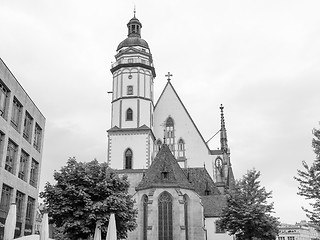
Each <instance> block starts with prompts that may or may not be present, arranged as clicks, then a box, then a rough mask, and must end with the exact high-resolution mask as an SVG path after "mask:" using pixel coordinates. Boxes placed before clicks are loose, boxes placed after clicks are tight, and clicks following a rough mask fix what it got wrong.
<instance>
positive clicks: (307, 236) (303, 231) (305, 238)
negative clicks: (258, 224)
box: [277, 221, 320, 240]
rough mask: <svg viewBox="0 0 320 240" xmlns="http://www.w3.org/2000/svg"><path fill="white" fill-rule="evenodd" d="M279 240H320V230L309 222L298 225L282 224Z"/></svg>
mask: <svg viewBox="0 0 320 240" xmlns="http://www.w3.org/2000/svg"><path fill="white" fill-rule="evenodd" d="M277 239H278V240H319V239H320V228H319V227H318V226H316V225H313V224H310V223H308V222H307V221H301V222H300V223H296V224H285V223H282V224H281V225H280V227H279V235H278V237H277Z"/></svg>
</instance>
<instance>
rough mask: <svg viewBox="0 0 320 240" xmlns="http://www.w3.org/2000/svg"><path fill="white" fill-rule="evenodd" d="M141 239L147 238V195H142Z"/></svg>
mask: <svg viewBox="0 0 320 240" xmlns="http://www.w3.org/2000/svg"><path fill="white" fill-rule="evenodd" d="M142 203H143V240H147V236H148V196H147V195H143V197H142Z"/></svg>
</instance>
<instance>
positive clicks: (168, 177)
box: [136, 144, 194, 190]
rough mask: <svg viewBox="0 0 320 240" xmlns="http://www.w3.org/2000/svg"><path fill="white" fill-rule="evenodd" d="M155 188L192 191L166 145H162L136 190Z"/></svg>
mask: <svg viewBox="0 0 320 240" xmlns="http://www.w3.org/2000/svg"><path fill="white" fill-rule="evenodd" d="M156 187H164V188H165V187H170V188H175V187H179V188H186V189H192V190H194V188H193V186H192V184H190V183H189V181H188V179H187V176H186V175H185V173H184V172H183V170H182V169H181V167H180V166H179V164H178V163H177V161H176V159H175V158H174V156H173V155H172V153H171V151H170V149H169V147H168V146H167V145H166V144H163V145H162V147H161V149H160V151H159V153H158V154H157V156H156V157H155V159H154V160H153V162H152V164H151V166H150V167H149V168H148V170H147V171H146V173H145V175H144V177H143V179H142V181H141V182H140V183H139V185H138V186H137V187H136V190H142V189H147V188H156Z"/></svg>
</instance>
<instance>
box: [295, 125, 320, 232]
mask: <svg viewBox="0 0 320 240" xmlns="http://www.w3.org/2000/svg"><path fill="white" fill-rule="evenodd" d="M313 135H314V138H313V139H312V147H313V151H314V153H315V154H316V159H315V160H314V162H313V163H312V165H311V166H309V165H308V164H307V163H306V162H305V161H303V162H302V166H303V168H304V169H303V170H298V177H294V178H295V179H296V180H297V181H298V182H299V185H300V186H299V187H298V194H299V195H300V196H303V197H305V198H306V199H308V200H311V201H312V202H311V203H310V206H311V208H312V210H309V209H306V208H302V209H303V210H304V211H305V212H306V214H307V217H308V218H309V219H310V220H311V221H312V222H313V223H314V224H316V225H318V226H320V129H313Z"/></svg>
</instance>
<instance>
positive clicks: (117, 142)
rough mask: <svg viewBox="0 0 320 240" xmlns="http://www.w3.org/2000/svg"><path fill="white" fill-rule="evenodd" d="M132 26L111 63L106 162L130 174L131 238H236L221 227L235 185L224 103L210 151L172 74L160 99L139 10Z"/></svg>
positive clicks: (119, 170)
mask: <svg viewBox="0 0 320 240" xmlns="http://www.w3.org/2000/svg"><path fill="white" fill-rule="evenodd" d="M127 27H128V36H127V38H126V39H125V40H123V41H122V42H121V43H120V44H119V45H118V47H117V50H116V55H115V59H116V62H115V63H113V64H112V66H111V73H112V75H113V90H112V102H111V104H112V112H111V128H110V129H109V130H108V160H107V161H108V164H109V165H110V166H111V167H112V168H115V169H118V172H119V174H122V175H124V174H125V175H127V176H128V179H129V181H130V194H132V195H133V198H134V200H135V204H136V205H135V207H136V208H137V209H138V218H137V223H138V227H137V229H136V230H135V231H133V232H130V233H129V236H128V239H139V240H147V239H159V240H172V239H175V240H179V239H181V240H182V239H183V240H194V239H197V240H205V239H210V240H211V239H217V240H219V239H226V240H227V239H232V236H229V235H228V234H227V233H226V232H225V231H224V230H223V229H221V228H220V226H219V216H221V210H222V208H223V207H224V206H225V204H226V196H225V189H227V188H232V187H233V186H234V176H233V171H232V167H231V162H230V149H229V148H228V143H227V133H226V126H225V120H224V112H223V106H221V107H220V111H221V112H220V114H221V126H220V127H221V130H220V142H221V144H220V148H219V149H218V150H212V149H210V148H209V146H208V144H207V142H206V141H205V140H204V139H203V137H202V135H201V133H200V131H199V130H198V128H197V126H196V125H195V123H194V121H193V120H192V118H191V116H190V114H189V113H188V111H187V109H186V107H185V106H184V104H183V102H182V101H181V99H180V98H179V96H178V94H177V92H176V90H175V88H174V87H173V84H172V81H171V77H172V75H171V74H170V73H168V75H166V77H167V84H166V86H165V87H164V89H163V91H162V93H161V95H160V97H159V99H158V100H157V102H156V103H155V101H154V90H153V89H154V80H155V77H156V71H155V67H154V65H153V59H152V54H151V50H150V47H149V45H148V43H147V42H146V41H145V40H144V39H142V38H141V28H142V24H141V22H140V21H139V20H138V19H137V18H136V16H135V15H134V17H133V18H132V19H131V20H130V21H129V23H128V24H127ZM217 112H218V111H217ZM208 124H210V123H208ZM218 127H219V126H216V127H214V129H216V128H218Z"/></svg>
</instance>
